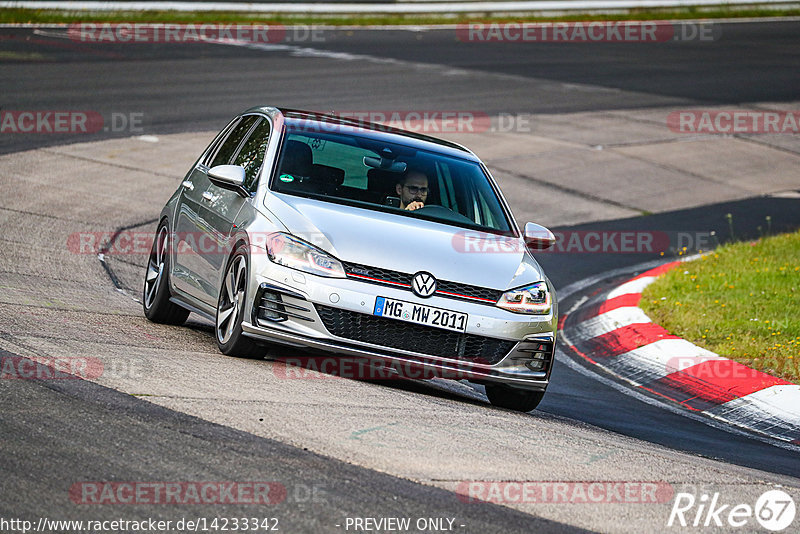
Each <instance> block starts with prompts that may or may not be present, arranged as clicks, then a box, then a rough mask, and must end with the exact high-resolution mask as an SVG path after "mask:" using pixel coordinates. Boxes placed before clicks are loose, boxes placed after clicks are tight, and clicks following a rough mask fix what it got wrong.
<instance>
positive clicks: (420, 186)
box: [397, 172, 428, 208]
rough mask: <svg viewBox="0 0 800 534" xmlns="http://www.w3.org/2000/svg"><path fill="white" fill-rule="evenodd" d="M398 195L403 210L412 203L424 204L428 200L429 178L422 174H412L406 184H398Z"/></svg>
mask: <svg viewBox="0 0 800 534" xmlns="http://www.w3.org/2000/svg"><path fill="white" fill-rule="evenodd" d="M397 195H398V196H399V197H400V201H401V207H403V208H405V207H406V206H408V205H409V204H411V203H412V202H422V203H423V204H424V203H425V201H426V200H427V198H428V178H427V177H426V176H425V175H424V174H422V173H418V172H414V173H411V175H409V176H408V178H406V181H405V183H404V184H402V185H401V184H397Z"/></svg>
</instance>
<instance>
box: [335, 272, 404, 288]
mask: <svg viewBox="0 0 800 534" xmlns="http://www.w3.org/2000/svg"><path fill="white" fill-rule="evenodd" d="M347 276H352V277H355V278H363V279H364V280H372V281H373V282H380V283H381V284H391V285H393V286H400V287H411V284H404V283H402V282H392V281H390V280H382V279H380V278H372V277H371V276H364V275H363V274H353V273H348V274H347Z"/></svg>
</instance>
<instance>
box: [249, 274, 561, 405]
mask: <svg viewBox="0 0 800 534" xmlns="http://www.w3.org/2000/svg"><path fill="white" fill-rule="evenodd" d="M259 263H260V262H259ZM258 267H260V268H258V269H256V270H255V276H253V277H251V282H250V287H249V291H248V310H250V314H249V316H248V317H247V319H249V320H245V321H243V322H242V331H243V333H244V334H245V335H247V336H250V337H253V338H257V339H262V340H266V341H272V342H278V343H280V344H284V345H289V346H295V347H301V348H307V349H313V350H319V351H323V352H325V353H333V354H338V355H344V356H349V357H357V358H370V359H374V360H379V361H382V362H383V363H384V364H388V365H389V366H390V367H391V368H395V369H397V368H398V367H400V368H402V369H411V368H413V369H416V370H421V374H422V376H424V377H442V378H455V379H468V380H470V381H473V382H479V383H481V382H494V383H504V384H506V385H509V386H514V387H519V388H525V389H530V390H537V391H544V390H545V389H546V388H547V385H548V383H549V379H550V373H551V371H552V367H553V361H554V348H555V332H556V317H557V307H556V304H555V299H553V300H554V303H553V308H552V310H551V312H550V314H547V315H522V314H514V313H511V312H508V311H506V310H503V309H501V308H497V307H495V306H491V305H485V304H477V303H473V302H465V301H460V300H454V299H448V298H444V297H438V296H434V297H431V298H427V299H421V298H419V297H417V296H416V295H414V294H413V293H411V292H410V291H407V290H403V289H396V288H393V287H386V286H379V285H374V284H370V283H367V282H362V281H359V280H355V279H351V278H323V277H318V276H314V275H309V274H306V273H301V272H298V271H294V270H291V269H288V268H285V267H281V266H277V265H275V264H272V263H271V262H268V263H266V264H262V265H259V266H258ZM379 296H381V297H386V298H391V299H397V300H403V301H406V302H412V303H416V304H422V305H427V306H433V307H437V308H442V309H447V310H453V311H458V312H462V313H467V314H468V316H469V317H468V321H467V326H466V332H464V333H456V332H449V331H445V330H442V329H439V328H435V327H429V326H420V325H415V324H412V323H406V322H404V321H399V320H397V319H390V318H383V317H376V316H374V315H373V310H374V306H375V300H376V298H377V297H379ZM332 318H335V319H332ZM337 334H338V335H337ZM398 364H399V365H398ZM402 374H407V373H402ZM413 376H419V374H416V375H413Z"/></svg>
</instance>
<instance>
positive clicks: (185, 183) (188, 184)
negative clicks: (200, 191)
mask: <svg viewBox="0 0 800 534" xmlns="http://www.w3.org/2000/svg"><path fill="white" fill-rule="evenodd" d="M181 185H182V186H183V187H185V188H186V189H188V190H189V191H194V184H193V183H192V182H191V181H190V180H184V181H183V183H182V184H181Z"/></svg>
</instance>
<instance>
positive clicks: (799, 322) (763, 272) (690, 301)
mask: <svg viewBox="0 0 800 534" xmlns="http://www.w3.org/2000/svg"><path fill="white" fill-rule="evenodd" d="M640 305H641V307H642V308H643V309H644V311H645V312H646V313H647V315H648V316H649V317H650V318H651V319H652V320H653V321H654V322H655V323H657V324H660V325H661V326H663V327H664V328H666V329H667V330H669V331H670V332H672V333H674V334H676V335H678V336H681V337H683V338H684V339H687V340H689V341H691V342H692V343H695V344H696V345H699V346H701V347H705V348H706V349H708V350H710V351H713V352H716V353H717V354H719V355H720V356H724V357H726V358H730V359H732V360H736V361H738V362H740V363H743V364H745V365H747V366H749V367H752V368H754V369H758V370H759V371H763V372H765V373H769V374H772V375H775V376H779V377H781V378H784V379H786V380H789V381H792V382H794V383H800V232H797V233H794V234H786V235H780V236H774V237H767V238H763V239H760V240H758V241H754V242H741V243H735V244H731V245H725V246H722V247H720V248H718V249H717V250H716V251H715V252H713V253H711V254H708V255H706V256H703V257H702V258H700V259H697V260H694V261H691V262H688V263H685V264H682V265H680V266H679V267H677V268H675V269H672V270H671V271H669V272H668V273H666V274H665V275H664V276H662V277H660V278H659V279H658V280H656V281H655V282H654V283H652V284H650V286H648V287H647V289H646V290H645V291H644V294H643V296H642V301H641V304H640Z"/></svg>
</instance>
